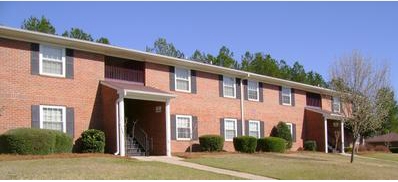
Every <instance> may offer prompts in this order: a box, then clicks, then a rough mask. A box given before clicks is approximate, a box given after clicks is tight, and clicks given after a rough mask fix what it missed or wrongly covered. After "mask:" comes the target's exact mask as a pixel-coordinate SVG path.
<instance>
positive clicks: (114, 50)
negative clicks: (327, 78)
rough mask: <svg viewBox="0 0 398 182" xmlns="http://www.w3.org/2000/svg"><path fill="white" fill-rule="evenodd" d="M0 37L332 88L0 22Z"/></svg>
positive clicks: (322, 91) (312, 89) (303, 86)
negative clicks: (12, 26) (15, 26)
mask: <svg viewBox="0 0 398 182" xmlns="http://www.w3.org/2000/svg"><path fill="white" fill-rule="evenodd" d="M0 37H3V38H8V39H14V40H21V41H28V42H35V43H43V44H56V45H61V46H64V47H66V48H71V49H76V50H82V51H87V52H93V53H99V54H103V55H106V56H114V57H120V58H126V59H133V60H137V61H146V62H152V63H157V64H164V65H171V66H181V67H186V68H189V69H194V70H199V71H204V72H209V73H214V74H225V75H229V76H234V77H238V78H244V79H254V80H257V81H261V82H265V83H269V84H275V85H281V86H282V85H283V86H288V87H292V88H295V89H300V90H305V91H309V92H314V93H320V94H327V95H331V94H332V93H333V92H334V91H333V90H331V89H327V88H322V87H317V86H312V85H308V84H304V83H299V82H294V81H289V80H284V79H280V78H275V77H270V76H265V75H260V74H256V73H250V72H246V71H241V70H235V69H231V68H225V67H221V66H216V65H211V64H206V63H201V62H197V61H192V60H187V59H180V58H175V57H170V56H164V55H159V54H154V53H149V52H143V51H138V50H134V49H128V48H124V47H118V46H114V45H107V44H101V43H96V42H90V41H85V40H79V39H73V38H68V37H62V36H58V35H51V34H46V33H41V32H34V31H29V30H23V29H17V28H11V27H6V26H1V25H0Z"/></svg>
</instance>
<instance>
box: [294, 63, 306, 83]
mask: <svg viewBox="0 0 398 182" xmlns="http://www.w3.org/2000/svg"><path fill="white" fill-rule="evenodd" d="M291 76H292V81H295V82H301V83H304V82H306V76H307V75H306V73H305V70H304V66H303V65H301V64H300V63H299V62H297V61H296V62H294V64H293V67H292V69H291Z"/></svg>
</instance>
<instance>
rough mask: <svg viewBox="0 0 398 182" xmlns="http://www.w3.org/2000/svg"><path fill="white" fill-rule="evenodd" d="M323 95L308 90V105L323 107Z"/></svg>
mask: <svg viewBox="0 0 398 182" xmlns="http://www.w3.org/2000/svg"><path fill="white" fill-rule="evenodd" d="M321 100H322V99H321V95H320V94H316V93H311V92H307V106H313V107H321V105H322V103H321Z"/></svg>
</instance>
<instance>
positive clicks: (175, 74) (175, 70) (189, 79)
mask: <svg viewBox="0 0 398 182" xmlns="http://www.w3.org/2000/svg"><path fill="white" fill-rule="evenodd" d="M177 69H182V70H188V90H181V89H178V88H177V80H183V81H187V80H184V79H180V78H177ZM174 90H176V91H179V92H187V93H191V70H190V69H187V68H181V67H174Z"/></svg>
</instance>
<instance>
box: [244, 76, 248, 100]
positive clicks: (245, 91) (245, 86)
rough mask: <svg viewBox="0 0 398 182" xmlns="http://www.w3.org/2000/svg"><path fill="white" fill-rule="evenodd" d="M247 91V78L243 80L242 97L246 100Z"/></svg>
mask: <svg viewBox="0 0 398 182" xmlns="http://www.w3.org/2000/svg"><path fill="white" fill-rule="evenodd" d="M247 92H248V91H247V80H243V98H244V99H245V100H248V97H247Z"/></svg>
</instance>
